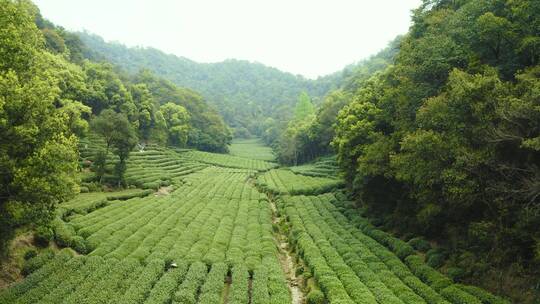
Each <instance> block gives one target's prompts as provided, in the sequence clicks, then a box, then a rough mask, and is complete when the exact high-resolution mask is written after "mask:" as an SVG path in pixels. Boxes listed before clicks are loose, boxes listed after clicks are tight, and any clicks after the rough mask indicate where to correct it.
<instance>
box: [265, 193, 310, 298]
mask: <svg viewBox="0 0 540 304" xmlns="http://www.w3.org/2000/svg"><path fill="white" fill-rule="evenodd" d="M269 202H270V207H271V209H272V223H274V224H275V225H278V226H279V223H280V218H279V217H278V216H277V214H278V213H277V207H276V203H275V202H274V200H273V199H272V198H271V197H269ZM274 239H275V240H276V242H277V244H278V249H279V250H278V251H279V262H280V264H281V268H282V269H283V272H284V273H285V275H286V276H287V284H288V285H289V290H290V291H291V297H292V304H303V303H305V296H304V293H303V292H302V288H301V286H302V285H303V281H302V279H301V278H299V277H297V276H296V264H295V262H294V259H293V258H292V256H291V254H290V252H289V243H288V242H287V238H286V237H285V235H283V233H281V231H277V232H274Z"/></svg>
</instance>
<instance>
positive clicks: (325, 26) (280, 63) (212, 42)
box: [34, 0, 421, 78]
mask: <svg viewBox="0 0 540 304" xmlns="http://www.w3.org/2000/svg"><path fill="white" fill-rule="evenodd" d="M34 2H35V3H36V4H37V5H38V6H39V8H40V10H41V13H42V14H43V16H45V17H46V18H47V19H49V20H51V21H52V22H54V23H55V24H57V25H61V26H63V27H65V28H67V29H69V30H82V29H86V30H88V31H90V32H92V33H95V34H98V35H100V36H102V37H103V38H104V39H105V40H107V41H111V40H112V41H118V42H121V43H123V44H126V45H128V46H136V45H139V46H151V47H154V48H157V49H160V50H162V51H164V52H167V53H172V54H175V55H178V56H184V57H187V58H189V59H192V60H195V61H198V62H217V61H222V60H224V59H227V58H236V59H245V60H250V61H257V62H260V63H263V64H265V65H269V66H273V67H276V68H278V69H280V70H283V71H287V72H291V73H294V74H302V75H304V76H306V77H310V78H314V77H317V76H322V75H326V74H329V73H332V72H335V71H338V70H341V69H342V68H343V67H344V66H346V65H347V64H350V63H353V62H356V61H358V60H360V59H363V58H366V57H368V56H369V55H372V54H375V53H376V52H377V51H378V50H380V49H382V48H384V47H385V46H386V44H387V43H388V42H389V41H390V40H392V39H393V38H394V37H395V36H396V35H398V34H404V33H406V32H407V30H408V28H409V25H410V15H411V12H410V11H411V9H414V8H416V7H418V6H419V5H420V4H421V0H370V1H368V0H325V1H322V0H311V1H309V0H266V1H262V0H145V1H143V0H91V1H89V0H34Z"/></svg>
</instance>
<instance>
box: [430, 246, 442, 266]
mask: <svg viewBox="0 0 540 304" xmlns="http://www.w3.org/2000/svg"><path fill="white" fill-rule="evenodd" d="M445 260H446V254H445V253H444V251H443V250H442V249H439V248H433V249H430V250H428V252H427V253H426V263H427V264H428V265H429V266H431V267H433V268H439V267H441V266H442V265H444V262H445Z"/></svg>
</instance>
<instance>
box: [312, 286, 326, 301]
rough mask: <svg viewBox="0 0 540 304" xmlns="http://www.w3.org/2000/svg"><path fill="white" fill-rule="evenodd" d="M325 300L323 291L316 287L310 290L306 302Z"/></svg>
mask: <svg viewBox="0 0 540 304" xmlns="http://www.w3.org/2000/svg"><path fill="white" fill-rule="evenodd" d="M325 301H326V299H325V297H324V293H322V291H320V290H318V289H315V290H312V291H310V292H309V293H308V295H307V303H308V304H324V303H326V302H325Z"/></svg>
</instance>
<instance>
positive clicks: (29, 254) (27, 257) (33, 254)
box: [24, 249, 37, 261]
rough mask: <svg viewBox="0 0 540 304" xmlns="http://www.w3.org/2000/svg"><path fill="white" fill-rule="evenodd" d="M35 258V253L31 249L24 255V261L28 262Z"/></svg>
mask: <svg viewBox="0 0 540 304" xmlns="http://www.w3.org/2000/svg"><path fill="white" fill-rule="evenodd" d="M35 256H37V252H36V251H35V250H33V249H30V250H28V251H26V252H25V253H24V260H25V261H28V260H30V259H31V258H33V257H35Z"/></svg>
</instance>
